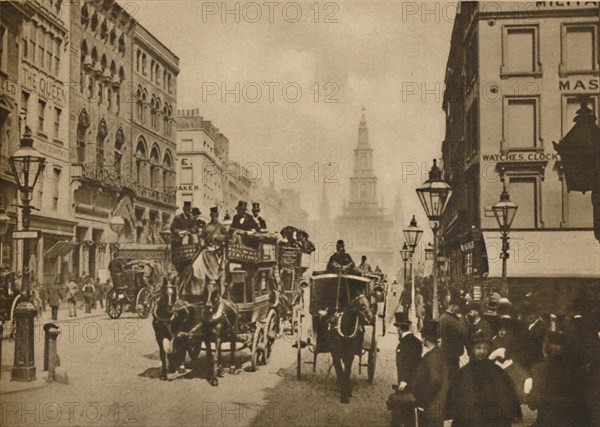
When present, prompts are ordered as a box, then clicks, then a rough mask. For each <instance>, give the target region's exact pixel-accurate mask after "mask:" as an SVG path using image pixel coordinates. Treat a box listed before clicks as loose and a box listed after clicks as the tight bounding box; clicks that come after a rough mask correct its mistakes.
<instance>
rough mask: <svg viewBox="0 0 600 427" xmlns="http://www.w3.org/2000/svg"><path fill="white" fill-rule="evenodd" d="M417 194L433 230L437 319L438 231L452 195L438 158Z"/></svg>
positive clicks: (435, 312)
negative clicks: (438, 163) (443, 178)
mask: <svg viewBox="0 0 600 427" xmlns="http://www.w3.org/2000/svg"><path fill="white" fill-rule="evenodd" d="M417 194H418V196H419V200H421V204H422V205H423V209H425V213H426V214H427V218H429V221H430V223H431V228H432V231H433V304H432V316H433V318H434V319H437V317H438V315H439V309H438V271H437V270H438V269H437V263H438V236H437V232H438V230H439V228H440V221H441V220H442V215H443V214H444V211H445V210H446V206H447V205H448V201H449V200H450V197H452V187H450V185H448V183H447V182H445V181H443V180H442V171H441V169H440V168H439V167H438V165H437V161H436V159H433V166H432V167H431V170H430V171H429V179H428V180H427V181H425V182H424V183H423V184H422V185H421V186H420V187H419V188H417Z"/></svg>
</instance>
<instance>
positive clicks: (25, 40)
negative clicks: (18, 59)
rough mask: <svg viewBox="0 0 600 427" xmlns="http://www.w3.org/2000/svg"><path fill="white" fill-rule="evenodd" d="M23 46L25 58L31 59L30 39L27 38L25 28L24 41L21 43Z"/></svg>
mask: <svg viewBox="0 0 600 427" xmlns="http://www.w3.org/2000/svg"><path fill="white" fill-rule="evenodd" d="M21 46H22V47H23V58H24V59H29V40H27V31H26V30H23V41H22V43H21Z"/></svg>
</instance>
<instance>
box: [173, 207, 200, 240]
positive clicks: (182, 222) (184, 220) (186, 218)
mask: <svg viewBox="0 0 600 427" xmlns="http://www.w3.org/2000/svg"><path fill="white" fill-rule="evenodd" d="M194 227H195V221H194V217H193V216H192V202H189V201H185V202H183V212H182V213H180V214H179V215H175V218H173V222H171V234H173V238H174V241H179V235H180V233H181V232H184V231H187V232H190V231H191V230H192V229H193V228H194Z"/></svg>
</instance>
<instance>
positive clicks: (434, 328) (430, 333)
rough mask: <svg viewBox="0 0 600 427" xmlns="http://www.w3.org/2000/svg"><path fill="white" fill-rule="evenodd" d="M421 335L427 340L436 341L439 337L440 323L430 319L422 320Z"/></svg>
mask: <svg viewBox="0 0 600 427" xmlns="http://www.w3.org/2000/svg"><path fill="white" fill-rule="evenodd" d="M421 335H422V336H423V337H424V338H426V339H428V340H431V341H437V339H438V338H439V337H440V323H439V322H438V321H437V320H432V319H425V320H423V329H421Z"/></svg>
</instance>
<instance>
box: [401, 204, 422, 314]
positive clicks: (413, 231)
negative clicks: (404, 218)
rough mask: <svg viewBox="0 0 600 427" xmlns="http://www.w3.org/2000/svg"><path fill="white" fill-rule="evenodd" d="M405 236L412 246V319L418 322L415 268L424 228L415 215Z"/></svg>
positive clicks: (405, 231)
mask: <svg viewBox="0 0 600 427" xmlns="http://www.w3.org/2000/svg"><path fill="white" fill-rule="evenodd" d="M403 233H404V238H405V239H406V242H407V243H408V246H409V248H410V280H411V285H410V288H411V289H410V313H409V317H410V321H411V322H413V323H414V324H416V322H417V313H416V310H415V269H414V266H413V264H414V259H413V258H414V256H415V251H416V247H417V245H418V244H419V240H421V235H422V234H423V230H421V229H420V228H419V227H417V220H416V219H415V216H414V215H413V217H412V220H411V221H410V225H409V227H408V228H406V229H404V230H403Z"/></svg>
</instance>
